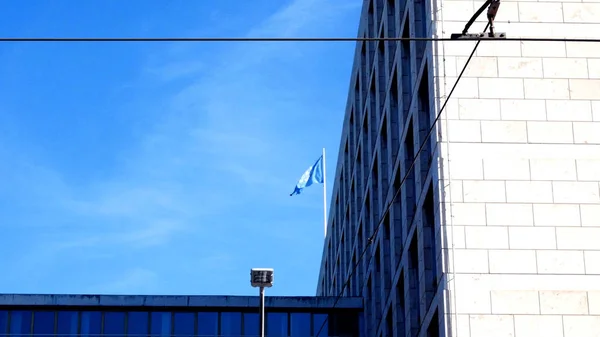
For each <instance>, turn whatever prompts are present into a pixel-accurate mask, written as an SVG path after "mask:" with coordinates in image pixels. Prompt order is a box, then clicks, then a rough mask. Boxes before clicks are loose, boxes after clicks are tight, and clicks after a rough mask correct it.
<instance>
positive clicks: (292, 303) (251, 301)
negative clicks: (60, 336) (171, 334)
mask: <svg viewBox="0 0 600 337" xmlns="http://www.w3.org/2000/svg"><path fill="white" fill-rule="evenodd" d="M336 301H337V302H336ZM258 302H259V299H258V296H226V295H223V296H222V295H207V296H205V295H196V296H177V295H83V294H81V295H79V294H72V295H71V294H0V306H59V307H60V306H65V307H68V306H75V307H146V308H147V309H148V310H151V309H152V308H157V307H160V308H164V307H172V308H176V307H182V308H194V307H197V308H208V307H210V308H246V307H248V308H250V307H258V304H259V303H258ZM334 304H335V305H334ZM265 306H266V307H271V308H290V309H331V308H334V309H362V308H363V300H362V297H340V298H339V299H338V298H336V297H321V296H266V297H265Z"/></svg>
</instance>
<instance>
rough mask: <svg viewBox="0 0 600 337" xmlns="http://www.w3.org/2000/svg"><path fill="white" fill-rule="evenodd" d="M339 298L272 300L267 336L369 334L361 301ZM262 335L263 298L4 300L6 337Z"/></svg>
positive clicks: (0, 332)
mask: <svg viewBox="0 0 600 337" xmlns="http://www.w3.org/2000/svg"><path fill="white" fill-rule="evenodd" d="M336 300H337V299H335V298H326V297H324V298H319V297H267V298H266V299H265V308H266V309H265V311H266V320H265V333H266V335H267V336H272V337H285V336H291V337H294V336H297V337H310V336H316V335H317V334H319V336H328V337H334V336H340V337H344V336H347V337H361V336H363V335H361V334H360V333H359V331H361V330H364V329H363V328H362V327H361V326H360V325H361V324H362V318H361V316H362V315H361V313H362V299H361V298H344V299H341V300H337V304H336V305H335V308H334V306H333V303H334V302H335V301H336ZM321 327H322V328H321ZM319 330H321V332H320V333H319ZM258 335H259V314H258V297H246V296H110V295H101V296H92V295H0V336H18V337H25V336H32V337H35V336H39V337H51V336H62V337H68V336H88V337H98V336H110V337H119V336H136V337H139V336H169V337H175V336H179V337H184V336H185V337H192V336H230V337H237V336H258Z"/></svg>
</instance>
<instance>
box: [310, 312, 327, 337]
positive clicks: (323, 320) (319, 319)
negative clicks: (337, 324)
mask: <svg viewBox="0 0 600 337" xmlns="http://www.w3.org/2000/svg"><path fill="white" fill-rule="evenodd" d="M321 327H323V328H322V329H321ZM319 330H321V333H319ZM317 334H319V337H327V336H329V320H328V319H327V314H314V315H313V334H312V335H313V336H316V335H317Z"/></svg>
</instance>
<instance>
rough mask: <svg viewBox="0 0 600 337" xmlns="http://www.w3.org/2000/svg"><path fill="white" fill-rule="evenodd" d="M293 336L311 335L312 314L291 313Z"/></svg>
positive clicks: (304, 336)
mask: <svg viewBox="0 0 600 337" xmlns="http://www.w3.org/2000/svg"><path fill="white" fill-rule="evenodd" d="M290 316H291V317H290V325H291V336H292V337H306V336H310V314H309V313H293V314H291V315H290Z"/></svg>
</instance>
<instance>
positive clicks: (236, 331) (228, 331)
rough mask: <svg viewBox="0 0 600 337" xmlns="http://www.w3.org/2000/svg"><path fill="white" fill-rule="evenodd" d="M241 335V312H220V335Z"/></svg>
mask: <svg viewBox="0 0 600 337" xmlns="http://www.w3.org/2000/svg"><path fill="white" fill-rule="evenodd" d="M241 334H242V313H241V312H222V313H221V335H222V336H240V335H241Z"/></svg>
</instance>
